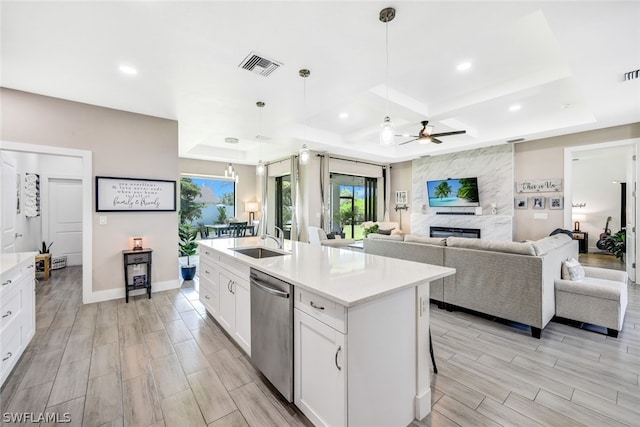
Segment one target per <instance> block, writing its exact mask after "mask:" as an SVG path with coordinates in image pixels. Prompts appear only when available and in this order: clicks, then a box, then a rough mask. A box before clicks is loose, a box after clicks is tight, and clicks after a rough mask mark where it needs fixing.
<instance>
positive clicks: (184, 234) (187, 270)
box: [178, 224, 198, 280]
mask: <svg viewBox="0 0 640 427" xmlns="http://www.w3.org/2000/svg"><path fill="white" fill-rule="evenodd" d="M197 235H198V230H197V229H194V228H191V226H190V225H189V224H180V226H179V227H178V237H179V238H180V241H179V242H178V247H179V248H180V256H186V257H187V264H186V265H181V266H180V274H181V275H182V278H183V279H184V280H193V278H194V277H195V275H196V265H195V264H191V262H190V260H189V257H190V256H193V255H195V254H196V249H197V248H198V243H197V242H196V237H197Z"/></svg>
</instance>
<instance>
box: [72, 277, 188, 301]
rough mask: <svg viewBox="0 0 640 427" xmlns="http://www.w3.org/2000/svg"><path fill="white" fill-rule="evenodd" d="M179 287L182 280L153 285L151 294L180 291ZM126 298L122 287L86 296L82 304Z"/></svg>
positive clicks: (144, 290)
mask: <svg viewBox="0 0 640 427" xmlns="http://www.w3.org/2000/svg"><path fill="white" fill-rule="evenodd" d="M152 283H153V282H152ZM179 287H180V280H178V279H175V280H165V281H164V282H157V283H153V284H152V286H151V293H156V292H162V291H168V290H170V289H178V288H179ZM145 292H146V289H136V290H135V291H129V296H136V295H142V294H144V293H145ZM124 297H125V292H124V287H121V288H117V289H107V290H106V291H98V292H92V293H91V294H90V295H84V298H83V299H82V302H83V303H84V304H91V303H95V302H103V301H111V300H114V299H120V298H124Z"/></svg>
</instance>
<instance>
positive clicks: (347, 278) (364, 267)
mask: <svg viewBox="0 0 640 427" xmlns="http://www.w3.org/2000/svg"><path fill="white" fill-rule="evenodd" d="M198 243H200V244H201V245H204V246H207V247H209V248H211V249H214V250H216V251H218V252H219V253H220V254H222V255H225V256H228V257H231V258H233V259H235V260H237V261H240V262H242V263H244V264H247V265H249V266H250V267H255V268H257V269H258V270H261V271H263V272H265V273H267V274H270V275H272V276H275V277H277V278H279V279H282V280H284V281H286V282H288V283H291V284H293V285H295V286H300V287H301V288H303V289H307V290H309V291H312V292H315V293H317V294H320V295H322V296H325V297H327V298H329V299H331V300H332V301H335V302H337V303H339V304H342V305H344V306H347V307H353V306H356V305H358V304H362V303H365V302H367V301H371V300H374V299H377V298H380V297H382V296H384V295H387V294H390V293H393V292H396V291H398V290H401V289H404V288H408V287H413V286H416V285H418V284H422V283H426V282H430V281H432V280H437V279H440V278H442V277H445V276H450V275H452V274H454V273H455V269H453V268H448V267H441V266H437V265H430V264H423V263H418V262H413V261H405V260H401V259H395V258H388V257H383V256H378V255H371V254H366V253H363V252H360V251H351V250H348V249H337V248H332V247H327V246H312V245H310V244H308V243H302V242H293V241H290V240H285V244H284V248H283V249H284V250H285V251H287V252H289V254H288V255H283V256H276V257H271V258H261V259H256V258H252V257H250V256H247V255H242V254H240V253H237V252H235V251H232V250H230V249H229V248H234V247H235V248H238V247H252V246H253V247H255V246H266V247H268V248H270V249H275V248H276V245H275V242H274V241H273V240H267V241H263V240H261V239H260V238H259V237H250V238H240V239H208V240H200V241H198Z"/></svg>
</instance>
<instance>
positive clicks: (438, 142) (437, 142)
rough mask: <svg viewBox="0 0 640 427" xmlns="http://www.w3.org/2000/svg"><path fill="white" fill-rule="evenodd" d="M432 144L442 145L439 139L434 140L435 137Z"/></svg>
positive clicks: (432, 138)
mask: <svg viewBox="0 0 640 427" xmlns="http://www.w3.org/2000/svg"><path fill="white" fill-rule="evenodd" d="M431 142H433V143H434V144H442V141H440V140H439V139H438V138H434V137H433V136H431Z"/></svg>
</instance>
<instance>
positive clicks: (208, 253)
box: [200, 245, 220, 262]
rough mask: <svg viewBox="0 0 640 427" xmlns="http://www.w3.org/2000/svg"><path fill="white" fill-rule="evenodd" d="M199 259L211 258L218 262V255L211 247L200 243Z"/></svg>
mask: <svg viewBox="0 0 640 427" xmlns="http://www.w3.org/2000/svg"><path fill="white" fill-rule="evenodd" d="M200 260H201V261H202V260H207V261H209V260H211V261H212V262H218V261H219V260H220V255H218V254H217V253H216V252H215V251H214V250H213V249H211V248H210V247H208V246H205V245H200Z"/></svg>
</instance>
